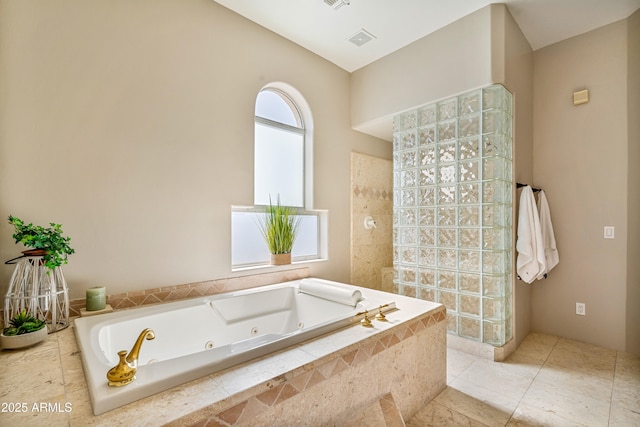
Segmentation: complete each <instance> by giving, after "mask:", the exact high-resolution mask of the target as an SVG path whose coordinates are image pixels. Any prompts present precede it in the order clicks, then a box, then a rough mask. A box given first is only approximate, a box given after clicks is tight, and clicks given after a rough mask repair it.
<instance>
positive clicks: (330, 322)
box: [75, 279, 396, 415]
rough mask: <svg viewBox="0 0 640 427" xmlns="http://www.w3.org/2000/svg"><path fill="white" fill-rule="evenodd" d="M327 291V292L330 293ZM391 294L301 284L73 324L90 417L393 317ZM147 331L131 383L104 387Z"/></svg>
mask: <svg viewBox="0 0 640 427" xmlns="http://www.w3.org/2000/svg"><path fill="white" fill-rule="evenodd" d="M327 290H328V291H327ZM390 297H393V295H391V294H385V293H380V292H370V293H367V291H366V289H363V290H362V294H360V290H358V289H357V288H355V287H353V286H350V285H346V284H342V283H337V282H329V281H324V280H320V279H301V280H296V281H292V282H286V283H281V284H276V285H269V286H263V287H259V288H254V289H248V290H243V291H237V292H230V293H225V294H219V295H214V296H209V297H200V298H195V299H190V300H184V301H177V302H173V303H167V304H159V305H154V306H149V307H142V308H136V309H131V310H123V311H119V312H115V313H110V314H104V315H99V316H93V317H84V318H78V319H76V320H75V332H76V339H77V342H78V347H79V349H80V351H81V358H82V363H83V367H84V372H85V377H86V380H87V386H88V390H89V396H90V400H91V404H92V407H93V413H94V414H95V415H98V414H101V413H104V412H106V411H109V410H111V409H114V408H117V407H120V406H122V405H126V404H128V403H130V402H133V401H135V400H138V399H142V398H144V397H147V396H150V395H152V394H155V393H158V392H161V391H164V390H167V389H169V388H172V387H175V386H177V385H180V384H183V383H186V382H188V381H191V380H194V379H197V378H200V377H202V376H205V375H209V374H212V373H215V372H217V371H220V370H223V369H226V368H230V367H232V366H234V365H238V364H240V363H244V362H247V361H249V360H252V359H255V358H258V357H261V356H265V355H267V354H269V353H272V352H276V351H278V350H281V349H284V348H287V347H290V346H292V345H294V344H298V343H301V342H303V341H306V340H309V339H312V338H316V337H318V336H320V335H323V334H327V333H329V332H331V331H334V330H337V329H340V328H343V327H346V326H349V325H351V324H354V323H359V321H360V320H361V319H362V315H358V313H361V312H363V311H364V310H369V311H370V312H371V315H372V316H373V315H375V314H376V313H377V312H378V310H379V307H380V306H385V305H386V307H384V308H383V311H388V310H394V309H395V308H396V307H395V303H394V302H393V301H392V300H390V299H388V298H390ZM145 328H151V329H152V330H153V331H154V333H155V339H153V340H145V341H144V342H143V344H142V347H141V350H140V355H139V358H138V369H137V373H136V380H135V381H134V382H132V383H130V384H128V385H126V386H122V387H109V386H108V385H107V379H106V373H107V371H108V370H109V369H110V368H112V367H113V366H115V365H117V363H118V355H117V353H118V351H120V350H127V352H128V351H130V350H131V348H132V346H133V344H134V342H135V341H136V338H137V337H138V335H139V334H140V333H141V332H142V330H144V329H145Z"/></svg>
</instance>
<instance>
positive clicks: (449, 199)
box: [393, 85, 512, 346]
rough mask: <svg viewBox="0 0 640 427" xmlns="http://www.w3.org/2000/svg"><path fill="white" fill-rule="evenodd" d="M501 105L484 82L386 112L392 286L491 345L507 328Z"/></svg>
mask: <svg viewBox="0 0 640 427" xmlns="http://www.w3.org/2000/svg"><path fill="white" fill-rule="evenodd" d="M511 105H512V97H511V94H510V93H509V92H508V91H507V90H506V89H505V88H504V87H503V86H501V85H493V86H489V87H486V88H483V89H479V90H475V91H472V92H469V93H465V94H463V95H460V96H456V97H452V98H449V99H445V100H442V101H439V102H436V103H433V104H429V105H426V106H423V107H420V108H418V109H416V110H413V111H409V112H406V113H403V114H401V115H398V116H396V117H394V142H393V144H394V147H393V153H394V154H393V156H394V159H393V163H394V172H393V180H394V202H393V203H394V223H393V246H394V251H393V252H394V254H393V265H394V267H395V270H396V273H397V278H396V284H397V286H398V292H399V293H401V294H403V295H408V296H414V297H418V298H422V299H426V300H431V301H436V302H440V303H442V304H444V305H445V306H446V307H447V318H448V331H449V333H451V334H455V335H458V336H461V337H464V338H469V339H472V340H475V341H479V342H483V343H488V344H492V345H494V346H502V345H504V344H505V343H506V342H508V341H509V340H510V339H511V337H512V312H511V311H512V310H511V307H512V301H511V300H512V291H511V281H512V279H511V268H512V267H511V263H512V255H511V253H512V238H511V234H512V233H511V224H512V219H511V215H512V209H511V205H512V201H511V199H512V172H511V165H512V162H511V160H512V143H511V138H512V134H511V129H512V117H511Z"/></svg>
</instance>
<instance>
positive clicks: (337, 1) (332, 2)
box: [324, 0, 351, 10]
mask: <svg viewBox="0 0 640 427" xmlns="http://www.w3.org/2000/svg"><path fill="white" fill-rule="evenodd" d="M324 2H325V4H327V5H328V6H331V7H332V8H333V10H338V9H340V8H341V7H342V6H348V5H349V4H350V3H351V0H324Z"/></svg>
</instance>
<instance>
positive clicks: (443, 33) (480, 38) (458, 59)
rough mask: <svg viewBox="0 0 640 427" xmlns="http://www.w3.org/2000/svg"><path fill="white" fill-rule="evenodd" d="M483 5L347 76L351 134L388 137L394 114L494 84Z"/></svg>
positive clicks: (487, 20) (488, 19)
mask: <svg viewBox="0 0 640 427" xmlns="http://www.w3.org/2000/svg"><path fill="white" fill-rule="evenodd" d="M491 10H492V6H487V7H485V8H482V9H480V10H478V11H477V12H474V13H472V14H470V15H468V16H465V17H464V18H462V19H460V20H458V21H456V22H454V23H452V24H450V25H447V26H446V27H444V28H442V29H440V30H438V31H436V32H434V33H432V34H430V35H428V36H427V37H423V38H422V39H420V40H418V41H416V42H414V43H412V44H410V45H408V46H405V47H403V48H402V49H399V50H397V51H396V52H393V53H392V54H390V55H387V56H385V57H384V58H382V59H379V60H377V61H376V62H374V63H372V64H369V65H367V66H366V67H363V68H361V69H359V70H357V71H355V72H353V73H352V76H351V103H352V106H351V123H352V125H353V128H354V129H357V130H361V131H363V132H368V133H369V132H370V133H372V134H374V135H377V136H381V135H382V134H384V133H385V132H386V135H387V137H388V139H389V140H391V138H390V136H391V134H392V122H391V119H392V117H393V115H394V114H397V113H400V112H402V111H406V110H409V109H411V108H414V107H418V106H420V105H424V104H427V103H429V102H432V101H435V100H438V99H442V98H445V97H448V96H452V95H457V94H459V93H462V92H465V91H468V90H470V89H475V88H479V87H482V86H485V85H488V84H491V83H493V82H492V80H491V25H490V24H491Z"/></svg>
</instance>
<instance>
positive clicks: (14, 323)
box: [0, 309, 47, 349]
mask: <svg viewBox="0 0 640 427" xmlns="http://www.w3.org/2000/svg"><path fill="white" fill-rule="evenodd" d="M9 324H10V326H8V327H6V328H4V329H3V330H2V334H0V347H2V348H8V349H13V348H22V347H28V346H30V345H33V344H37V343H39V342H40V341H42V340H44V339H45V338H46V337H47V328H46V327H45V326H46V323H45V322H43V321H42V320H40V319H37V318H35V317H33V316H32V315H30V314H29V313H27V310H26V309H22V311H21V312H20V313H17V314H16V315H15V316H13V317H12V318H11V320H10V321H9Z"/></svg>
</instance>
